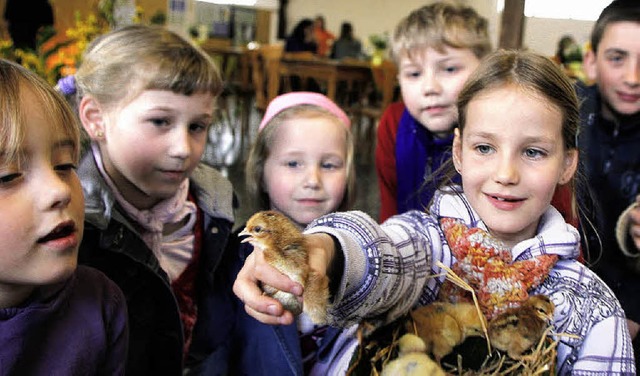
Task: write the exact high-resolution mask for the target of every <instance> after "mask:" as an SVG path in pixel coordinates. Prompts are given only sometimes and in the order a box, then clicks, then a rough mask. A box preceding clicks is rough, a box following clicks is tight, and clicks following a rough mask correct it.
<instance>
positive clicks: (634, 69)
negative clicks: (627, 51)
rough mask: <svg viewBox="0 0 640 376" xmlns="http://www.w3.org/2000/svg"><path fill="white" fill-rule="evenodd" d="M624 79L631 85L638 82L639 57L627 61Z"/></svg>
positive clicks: (639, 81)
mask: <svg viewBox="0 0 640 376" xmlns="http://www.w3.org/2000/svg"><path fill="white" fill-rule="evenodd" d="M624 79H625V82H626V83H627V84H628V85H631V86H636V85H638V84H640V59H635V60H632V61H631V62H630V63H629V65H628V66H627V69H626V72H625V77H624Z"/></svg>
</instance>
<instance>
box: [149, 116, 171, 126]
mask: <svg viewBox="0 0 640 376" xmlns="http://www.w3.org/2000/svg"><path fill="white" fill-rule="evenodd" d="M149 122H151V124H153V125H155V126H156V127H162V126H166V125H169V120H168V119H165V118H155V119H149Z"/></svg>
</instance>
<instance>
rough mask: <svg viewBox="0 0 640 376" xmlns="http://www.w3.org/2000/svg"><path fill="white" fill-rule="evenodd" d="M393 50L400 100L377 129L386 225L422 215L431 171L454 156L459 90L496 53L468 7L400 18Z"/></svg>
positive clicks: (438, 6) (442, 7)
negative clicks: (401, 216) (413, 212)
mask: <svg viewBox="0 0 640 376" xmlns="http://www.w3.org/2000/svg"><path fill="white" fill-rule="evenodd" d="M391 49H392V55H393V58H394V60H395V61H396V64H397V65H398V81H399V83H400V89H401V94H402V102H396V103H392V104H391V105H390V106H389V107H388V108H387V109H386V110H385V112H384V114H383V115H382V117H381V119H380V124H379V126H378V142H377V146H376V172H377V174H378V186H379V188H380V199H381V206H380V218H379V220H380V221H381V222H382V221H384V220H385V219H387V218H388V217H390V216H392V215H394V214H397V213H403V212H406V211H408V210H410V209H418V210H424V208H426V207H427V205H428V204H429V201H430V200H431V197H433V194H434V192H435V189H436V186H437V182H436V180H437V179H435V178H436V177H437V176H435V174H434V173H435V172H436V171H437V170H438V168H439V167H440V166H441V165H442V164H443V163H444V162H445V161H446V160H447V159H449V157H450V156H451V152H450V150H451V143H452V141H453V129H454V128H455V127H456V126H457V124H458V108H457V105H456V102H457V99H458V93H459V92H460V90H461V89H462V86H463V85H464V83H465V81H466V80H467V77H469V75H470V74H471V72H473V71H474V69H475V68H476V67H477V66H478V64H479V63H480V60H481V59H482V58H483V57H484V56H485V55H486V54H488V53H489V52H490V51H491V42H490V40H489V33H488V28H487V20H486V19H485V18H483V17H481V16H480V15H479V14H478V13H477V12H476V11H475V10H474V9H473V8H470V7H468V6H463V5H456V4H450V3H445V2H436V3H433V4H430V5H427V6H423V7H421V8H418V9H416V10H414V11H413V12H411V13H410V14H409V15H408V16H407V17H406V18H404V19H403V20H401V21H400V23H399V24H398V25H397V27H396V29H395V32H394V35H393V39H392V42H391ZM430 182H431V183H430Z"/></svg>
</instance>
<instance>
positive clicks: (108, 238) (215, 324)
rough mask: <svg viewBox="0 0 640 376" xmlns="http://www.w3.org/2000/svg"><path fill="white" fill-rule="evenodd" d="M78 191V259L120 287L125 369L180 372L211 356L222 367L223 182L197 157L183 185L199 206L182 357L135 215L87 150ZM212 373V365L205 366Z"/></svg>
mask: <svg viewBox="0 0 640 376" xmlns="http://www.w3.org/2000/svg"><path fill="white" fill-rule="evenodd" d="M78 174H79V176H80V179H81V182H82V187H83V191H84V195H85V229H84V239H83V242H82V245H81V247H80V255H79V262H80V263H83V264H87V265H90V266H93V267H95V268H97V269H100V270H101V271H103V272H104V273H105V274H106V275H107V276H108V277H109V278H111V279H112V280H113V281H114V282H116V284H117V285H118V286H119V287H120V288H121V289H122V291H123V292H124V294H125V296H126V299H127V309H128V312H129V327H130V336H129V338H130V343H129V358H128V361H127V374H131V375H156V374H163V375H182V373H183V369H184V367H185V364H186V366H187V367H190V369H191V370H194V371H195V372H197V370H198V369H200V368H199V367H206V366H207V365H211V364H215V366H216V367H218V369H219V370H220V371H219V374H223V373H225V372H226V371H225V370H224V367H225V366H226V363H218V362H217V361H216V359H226V357H227V352H228V348H229V346H228V340H229V336H228V333H226V332H224V328H228V327H230V326H231V325H226V323H225V322H224V321H225V320H229V322H230V321H231V320H233V314H232V312H234V311H235V307H232V306H231V304H232V300H231V294H232V292H231V287H232V285H231V284H229V283H230V279H229V278H227V276H226V275H225V274H224V273H223V272H224V270H222V272H221V271H220V270H219V269H218V266H219V265H220V263H221V260H222V259H223V258H224V257H223V256H224V254H225V249H226V246H227V241H228V239H229V236H230V234H231V230H232V226H233V206H234V204H235V203H234V195H233V190H232V187H231V183H230V182H229V181H228V180H226V178H224V177H223V176H222V175H220V174H219V173H218V172H217V171H216V170H214V169H213V168H211V167H208V166H206V165H199V166H198V167H197V168H196V169H195V170H194V171H193V173H192V175H191V177H190V190H191V193H192V195H193V196H194V197H195V198H196V204H197V206H198V208H199V210H201V211H202V213H203V221H202V224H203V231H202V242H201V244H202V248H201V253H200V255H201V256H200V257H201V259H200V270H199V273H198V276H197V279H196V284H197V291H198V292H197V309H198V317H197V321H196V324H195V327H194V330H193V337H192V342H191V346H190V348H189V354H188V356H187V357H186V362H185V360H184V359H185V358H184V351H183V347H184V339H183V331H182V321H181V319H180V312H179V308H178V304H177V302H176V299H175V296H174V294H173V292H172V290H171V287H170V282H169V278H168V277H167V275H166V273H165V272H164V271H163V270H162V269H161V268H160V264H159V262H158V260H157V258H156V257H155V256H154V255H153V252H152V251H151V250H150V249H149V248H148V247H147V245H146V244H145V243H144V241H143V240H142V238H141V236H140V234H139V232H138V231H137V230H136V225H135V223H133V222H132V220H131V219H130V218H128V217H127V215H126V213H125V212H124V211H123V210H122V208H120V207H119V205H118V204H117V202H116V200H115V198H114V196H113V194H112V192H111V191H110V190H109V188H108V186H107V184H106V182H105V181H104V179H103V177H102V176H101V174H100V172H99V170H98V167H97V166H96V162H95V160H94V157H93V155H92V153H91V152H88V153H86V155H85V156H84V157H83V159H82V161H81V163H80V167H79V169H78ZM211 374H215V373H213V372H212V373H211Z"/></svg>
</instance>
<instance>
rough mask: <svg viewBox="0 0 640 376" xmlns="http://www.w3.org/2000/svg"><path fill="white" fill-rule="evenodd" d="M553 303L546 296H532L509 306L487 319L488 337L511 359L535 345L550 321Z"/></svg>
mask: <svg viewBox="0 0 640 376" xmlns="http://www.w3.org/2000/svg"><path fill="white" fill-rule="evenodd" d="M554 310H555V306H554V304H553V302H552V301H551V300H550V299H549V297H547V296H545V295H534V296H531V297H529V298H528V299H527V300H525V301H524V302H523V303H522V305H521V306H520V307H518V308H512V309H509V310H507V311H506V312H504V313H502V314H500V315H498V316H496V317H495V318H494V319H492V320H491V321H490V322H489V340H490V342H491V345H492V346H493V347H495V348H497V349H498V350H501V351H504V352H506V353H507V354H508V355H509V356H510V357H511V358H513V359H522V358H523V353H525V352H526V351H527V350H529V349H530V348H532V347H533V346H534V345H537V344H538V343H539V342H540V339H541V338H542V336H543V335H544V332H545V331H546V330H547V328H549V326H550V325H551V324H552V322H553V311H554Z"/></svg>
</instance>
